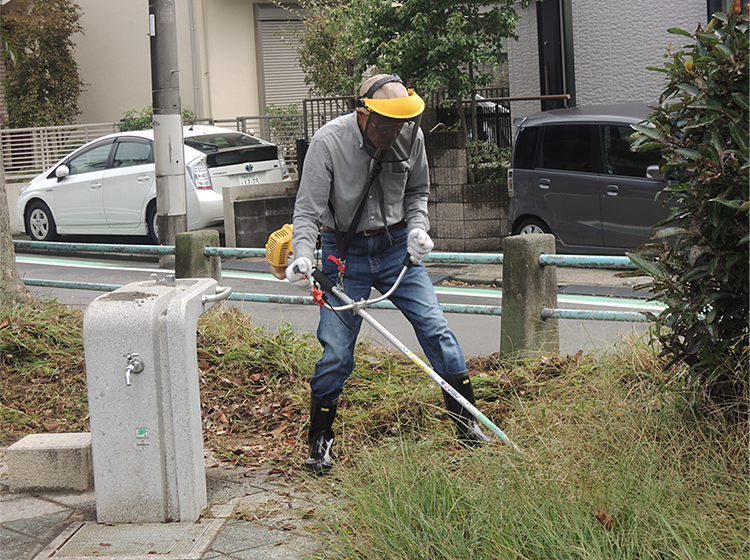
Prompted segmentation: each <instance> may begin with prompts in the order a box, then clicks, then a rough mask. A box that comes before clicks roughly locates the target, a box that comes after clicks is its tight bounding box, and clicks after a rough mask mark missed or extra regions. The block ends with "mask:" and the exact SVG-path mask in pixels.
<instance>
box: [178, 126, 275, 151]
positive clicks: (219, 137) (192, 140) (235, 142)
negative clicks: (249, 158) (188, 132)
mask: <svg viewBox="0 0 750 560" xmlns="http://www.w3.org/2000/svg"><path fill="white" fill-rule="evenodd" d="M263 143H264V142H263V141H262V140H260V139H259V138H255V137H254V136H248V135H247V134H242V133H241V132H231V131H228V132H215V133H211V134H202V135H200V136H191V137H189V138H185V144H186V145H188V146H190V147H192V148H195V149H196V150H200V151H201V152H203V153H206V154H207V153H209V152H216V151H218V150H220V149H222V148H233V147H237V146H258V145H260V144H263Z"/></svg>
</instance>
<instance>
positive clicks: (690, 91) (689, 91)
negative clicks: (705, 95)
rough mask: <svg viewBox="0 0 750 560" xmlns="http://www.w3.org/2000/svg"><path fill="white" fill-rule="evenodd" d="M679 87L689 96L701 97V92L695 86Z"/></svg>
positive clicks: (685, 85) (684, 84)
mask: <svg viewBox="0 0 750 560" xmlns="http://www.w3.org/2000/svg"><path fill="white" fill-rule="evenodd" d="M677 87H678V88H679V89H681V90H682V91H684V92H685V93H687V94H688V95H692V96H694V97H698V95H700V90H699V89H698V88H697V87H695V86H693V85H690V84H686V83H682V84H680V85H678V86H677Z"/></svg>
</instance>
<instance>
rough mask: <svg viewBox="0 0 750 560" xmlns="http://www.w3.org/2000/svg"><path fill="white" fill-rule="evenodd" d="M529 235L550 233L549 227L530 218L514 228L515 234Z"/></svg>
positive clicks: (540, 221)
mask: <svg viewBox="0 0 750 560" xmlns="http://www.w3.org/2000/svg"><path fill="white" fill-rule="evenodd" d="M529 233H550V229H549V226H548V225H547V224H545V223H544V222H543V221H542V220H538V219H536V218H530V219H528V220H524V221H523V222H521V223H520V224H519V226H518V228H516V234H518V235H527V234H529Z"/></svg>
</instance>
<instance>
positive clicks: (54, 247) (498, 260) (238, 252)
mask: <svg viewBox="0 0 750 560" xmlns="http://www.w3.org/2000/svg"><path fill="white" fill-rule="evenodd" d="M13 246H14V248H15V249H16V250H27V251H28V250H44V251H77V252H88V253H101V254H113V253H116V254H145V255H171V254H174V246H162V245H158V246H157V245H109V244H100V243H96V244H92V243H90V244H86V243H61V242H40V241H23V240H14V241H13ZM203 254H204V255H205V256H207V257H212V256H213V257H224V258H265V256H266V250H265V248H261V249H255V248H229V247H205V248H204V249H203ZM503 260H504V257H503V254H501V253H448V252H445V253H443V252H433V253H430V254H429V255H428V256H427V258H426V259H425V261H426V262H432V263H463V264H502V263H503ZM539 264H540V265H542V266H566V267H573V268H607V269H610V268H615V269H622V270H635V269H636V266H635V265H634V264H633V263H632V262H631V261H630V259H629V258H628V257H601V256H593V257H588V256H580V255H540V257H539ZM23 281H24V283H25V284H26V285H28V286H45V287H51V288H64V289H82V290H94V291H114V290H116V289H117V288H120V287H121V286H119V285H115V284H96V283H85V282H68V281H57V280H38V279H29V278H25V279H24V280H23ZM229 299H230V300H234V301H244V302H256V303H282V304H283V303H285V304H292V305H317V303H316V302H315V301H314V300H313V298H311V297H306V296H283V295H269V294H249V293H234V294H232V295H231V296H230V297H229ZM373 307H374V308H379V309H396V307H395V306H394V305H393V304H391V303H390V302H387V301H386V302H380V303H378V304H375V305H374V306H373ZM441 307H442V308H443V311H444V312H446V313H465V314H475V315H494V316H500V315H502V307H500V306H483V305H454V304H441ZM541 318H542V319H574V320H583V321H585V320H591V321H618V322H646V321H649V318H648V315H647V314H646V313H641V312H627V311H595V310H584V309H543V310H542V311H541Z"/></svg>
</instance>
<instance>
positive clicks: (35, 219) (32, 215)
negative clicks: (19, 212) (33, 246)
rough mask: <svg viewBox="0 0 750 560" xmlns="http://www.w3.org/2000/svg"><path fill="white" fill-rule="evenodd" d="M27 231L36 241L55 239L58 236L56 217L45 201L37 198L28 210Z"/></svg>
mask: <svg viewBox="0 0 750 560" xmlns="http://www.w3.org/2000/svg"><path fill="white" fill-rule="evenodd" d="M26 233H27V234H29V237H31V239H33V240H34V241H54V240H55V239H57V238H58V235H57V226H55V219H54V218H53V217H52V212H50V209H49V207H48V206H47V205H46V204H45V203H44V202H41V201H39V200H37V201H36V202H33V203H32V204H31V205H30V206H29V209H28V210H27V211H26Z"/></svg>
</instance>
